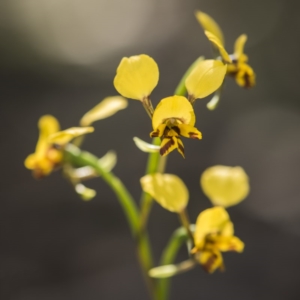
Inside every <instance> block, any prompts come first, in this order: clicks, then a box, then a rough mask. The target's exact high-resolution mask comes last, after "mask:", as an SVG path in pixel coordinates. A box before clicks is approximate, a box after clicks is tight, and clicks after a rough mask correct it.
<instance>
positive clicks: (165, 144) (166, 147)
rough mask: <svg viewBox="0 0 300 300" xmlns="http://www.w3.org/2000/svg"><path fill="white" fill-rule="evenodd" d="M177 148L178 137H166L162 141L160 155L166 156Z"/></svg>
mask: <svg viewBox="0 0 300 300" xmlns="http://www.w3.org/2000/svg"><path fill="white" fill-rule="evenodd" d="M176 148H178V141H177V137H176V136H171V137H165V138H164V139H163V140H162V141H161V145H160V150H159V153H160V155H161V156H166V155H168V154H169V153H170V152H172V151H173V150H175V149H176Z"/></svg>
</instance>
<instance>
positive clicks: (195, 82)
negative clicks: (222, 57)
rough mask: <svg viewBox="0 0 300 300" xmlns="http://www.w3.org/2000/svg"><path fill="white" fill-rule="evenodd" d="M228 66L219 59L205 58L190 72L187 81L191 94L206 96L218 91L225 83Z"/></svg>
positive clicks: (186, 84)
mask: <svg viewBox="0 0 300 300" xmlns="http://www.w3.org/2000/svg"><path fill="white" fill-rule="evenodd" d="M226 70H227V66H226V65H224V64H223V63H222V62H221V61H218V60H213V59H210V60H204V61H202V62H200V63H199V64H198V65H197V66H196V67H195V69H194V70H193V71H192V72H191V73H190V75H189V76H188V77H187V79H186V81H185V86H186V89H187V91H188V93H189V95H191V96H193V97H194V98H195V99H197V98H204V97H206V96H208V95H210V94H211V93H213V92H214V91H216V90H217V89H218V88H219V87H220V86H221V85H222V83H223V81H224V78H225V75H226Z"/></svg>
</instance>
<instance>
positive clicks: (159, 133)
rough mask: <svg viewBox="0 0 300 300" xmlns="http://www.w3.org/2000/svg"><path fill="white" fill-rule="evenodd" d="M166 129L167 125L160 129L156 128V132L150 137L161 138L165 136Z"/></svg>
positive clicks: (161, 126)
mask: <svg viewBox="0 0 300 300" xmlns="http://www.w3.org/2000/svg"><path fill="white" fill-rule="evenodd" d="M166 127H167V125H166V124H160V125H158V127H157V128H155V130H154V131H152V132H151V133H150V137H161V136H163V134H164V132H165V129H166Z"/></svg>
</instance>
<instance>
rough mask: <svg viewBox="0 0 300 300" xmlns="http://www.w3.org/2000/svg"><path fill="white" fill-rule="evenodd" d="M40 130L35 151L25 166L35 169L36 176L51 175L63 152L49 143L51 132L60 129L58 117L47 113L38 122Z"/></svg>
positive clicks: (27, 159)
mask: <svg viewBox="0 0 300 300" xmlns="http://www.w3.org/2000/svg"><path fill="white" fill-rule="evenodd" d="M38 127H39V131H40V135H39V139H38V142H37V145H36V149H35V153H33V154H30V155H29V156H28V157H27V158H26V160H25V167H26V168H27V169H30V170H33V175H34V177H36V178H42V177H44V176H46V175H49V174H50V173H51V172H52V170H53V169H54V168H55V167H57V166H58V165H59V164H60V162H61V160H62V153H61V151H59V150H58V149H56V148H54V147H53V145H52V144H49V142H48V138H49V136H50V135H51V134H53V133H56V132H58V131H59V123H58V121H57V119H56V118H54V117H53V116H50V115H45V116H43V117H41V118H40V120H39V122H38Z"/></svg>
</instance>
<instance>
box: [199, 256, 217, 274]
mask: <svg viewBox="0 0 300 300" xmlns="http://www.w3.org/2000/svg"><path fill="white" fill-rule="evenodd" d="M217 258H218V257H217V255H216V254H215V253H212V254H211V257H210V258H209V259H208V260H207V262H206V263H205V264H204V265H202V267H203V269H204V270H205V271H206V272H208V273H211V267H212V265H213V264H214V262H215V260H216V259H217Z"/></svg>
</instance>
